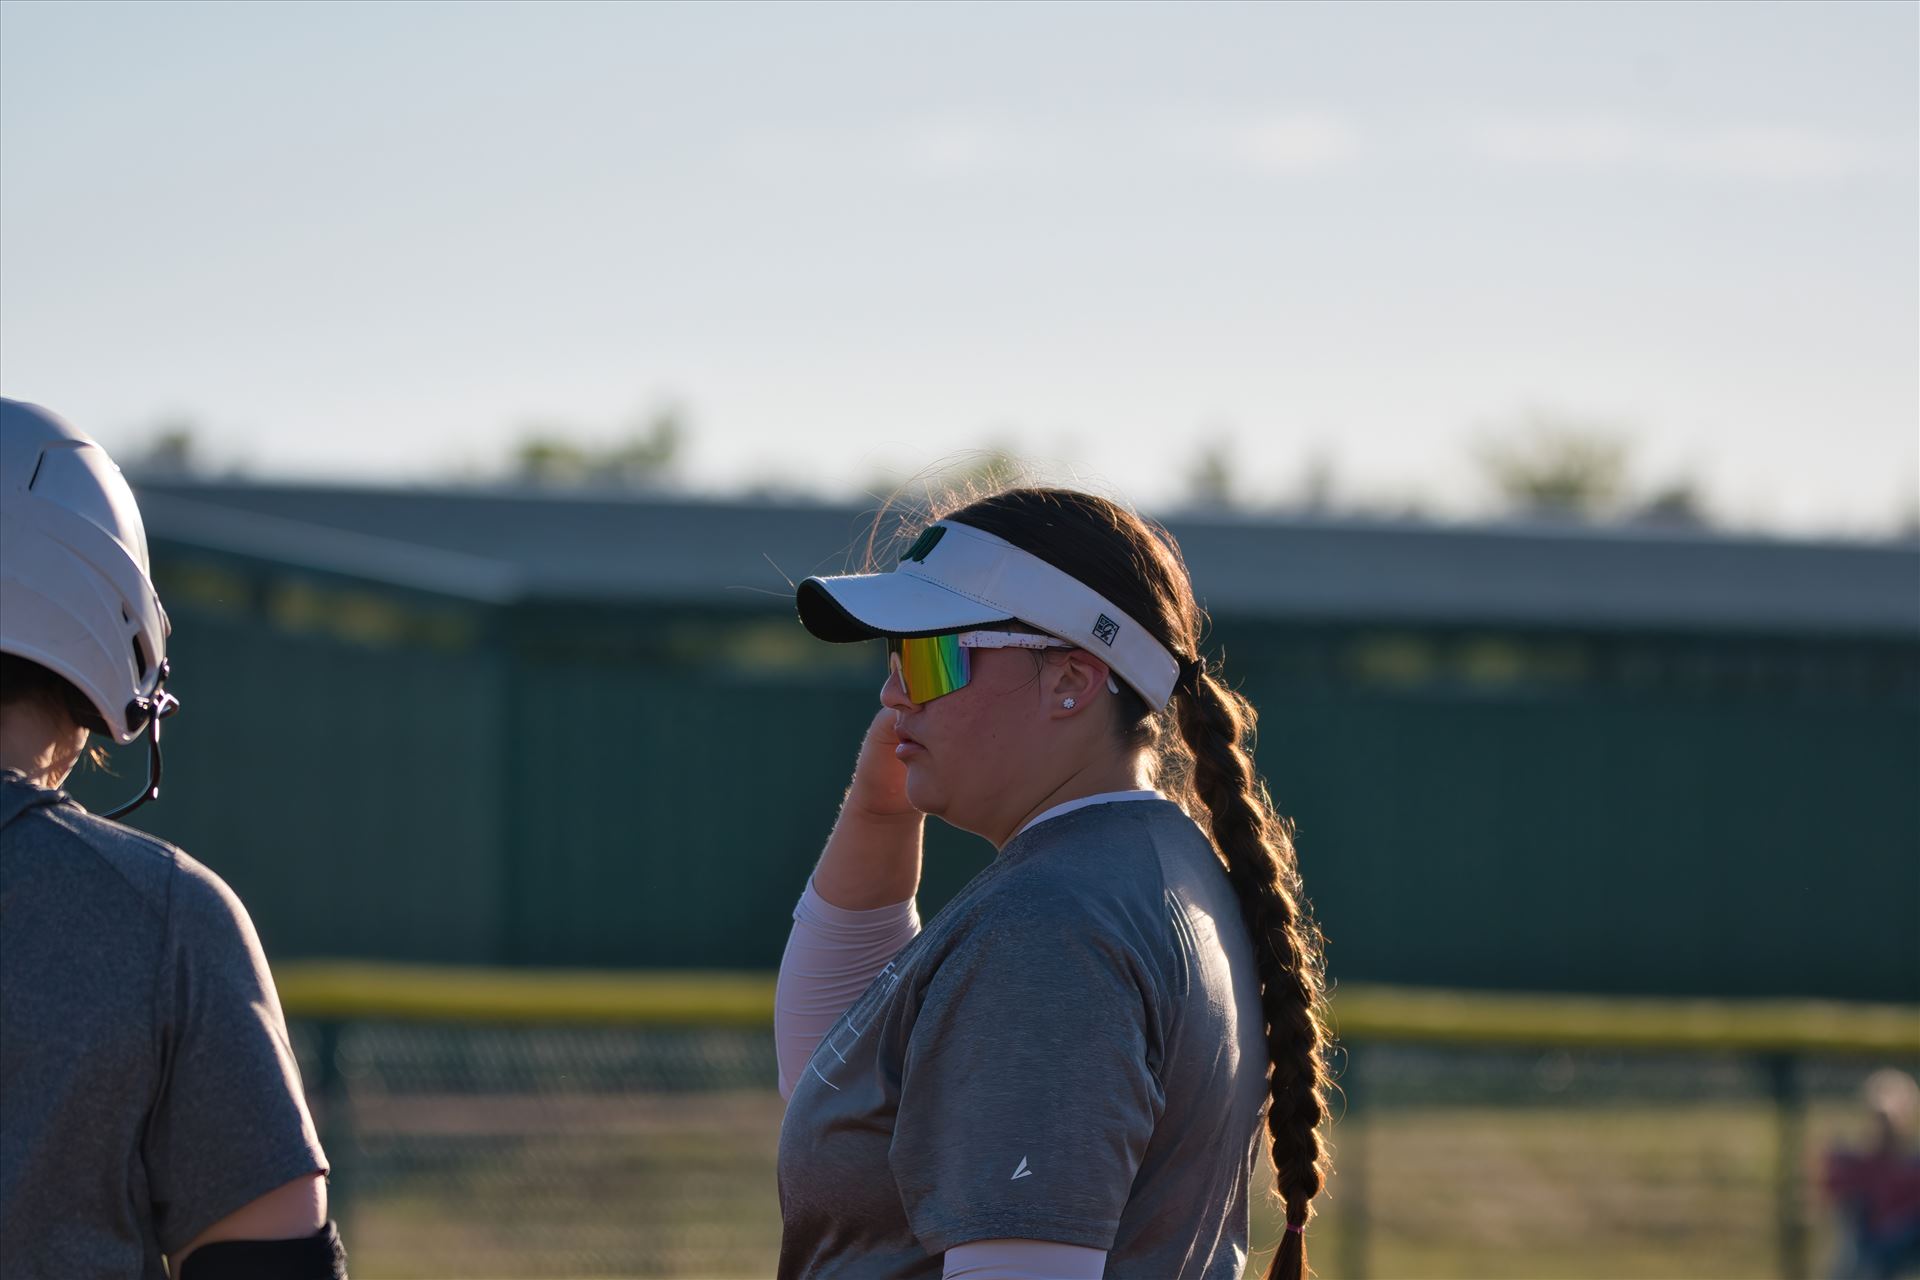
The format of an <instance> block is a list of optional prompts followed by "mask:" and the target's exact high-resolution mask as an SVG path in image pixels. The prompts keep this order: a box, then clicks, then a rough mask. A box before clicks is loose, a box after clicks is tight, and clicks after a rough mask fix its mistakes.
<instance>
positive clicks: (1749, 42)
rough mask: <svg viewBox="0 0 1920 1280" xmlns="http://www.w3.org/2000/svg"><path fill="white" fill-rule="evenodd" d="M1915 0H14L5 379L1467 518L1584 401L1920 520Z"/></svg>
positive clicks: (314, 419)
mask: <svg viewBox="0 0 1920 1280" xmlns="http://www.w3.org/2000/svg"><path fill="white" fill-rule="evenodd" d="M1917 13H1920V10H1916V7H1915V6H1914V5H1912V4H1909V3H1865V4H1844V3H1832V4H1819V5H1791V4H1761V5H1746V4H1733V3H1720V4H1708V5H1686V4H1664V3H1663V4H1646V5H1640V4H1627V3H1619V4H1603V5H1579V4H1520V3H1497V4H1487V5H1457V4H1443V3H1420V4H1413V5H1398V4H1385V3H1380V4H1352V5H1309V4H1288V5H1279V4H1271V5H1222V6H1211V5H1204V4H1192V5H1177V6H1169V5H1152V4H1120V5H1108V4H1068V5H1046V4H1019V5H1014V4H978V5H906V4H895V5H884V4H865V3H863V4H852V5H824V6H823V5H808V4H800V3H780V4H773V5H764V6H763V5H747V4H731V5H726V4H709V5H665V4H661V5H646V6H626V5H613V4H607V5H566V4H558V3H542V4H535V5H518V4H460V3H431V4H398V3H386V4H368V3H339V2H329V3H323V4H221V5H182V4H170V3H160V2H156V0H142V2H141V3H136V4H128V5H122V4H110V3H86V4H37V3H20V2H18V0H7V2H6V3H5V4H4V5H0V380H3V381H4V387H5V390H6V393H7V394H9V395H15V396H22V397H26V398H30V399H37V400H40V401H42V402H44V403H46V404H49V405H51V406H53V407H54V408H56V409H59V410H60V411H61V412H63V413H65V414H67V415H68V416H69V417H72V418H73V419H75V420H76V421H77V422H79V423H80V424H81V425H83V426H85V427H87V428H89V429H91V430H93V431H94V432H95V433H96V434H97V435H99V436H100V437H101V438H102V439H103V440H104V441H106V442H107V443H108V445H109V446H110V447H115V446H118V447H121V448H125V449H131V448H133V447H134V446H135V445H136V444H137V443H138V442H139V441H140V440H141V439H142V438H143V436H144V435H145V434H146V433H147V432H148V431H149V430H150V427H151V424H152V423H154V422H155V421H156V420H158V419H159V418H161V417H163V416H166V415H172V414H190V415H192V416H194V417H195V418H197V419H198V420H199V421H201V422H202V423H203V424H205V425H204V431H205V435H206V438H207V442H208V444H209V445H211V446H212V449H213V451H214V452H215V453H216V454H217V455H219V456H222V457H230V458H238V459H244V460H245V461H246V462H247V463H248V464H249V465H250V466H251V467H253V468H254V469H255V470H257V471H262V472H300V473H321V474H327V475H341V476H355V477H370V478H390V479H413V478H419V477H422V476H426V475H430V474H432V473H434V472H436V471H445V470H448V469H451V468H454V467H457V466H475V465H481V464H485V463H487V462H489V461H491V460H494V459H497V458H498V457H499V456H500V455H501V453H502V452H503V450H504V449H505V447H506V444H507V442H508V441H509V440H511V439H512V438H513V437H514V436H515V435H516V434H517V432H518V430H519V428H520V427H522V426H523V425H524V424H525V423H526V422H528V421H529V420H532V419H549V420H553V419H558V420H564V421H571V422H575V423H578V424H581V425H582V427H583V429H585V430H587V431H589V432H598V433H601V434H602V435H604V436H607V437H611V436H612V435H613V434H614V433H615V432H616V431H617V430H618V429H619V427H620V426H621V425H622V424H623V423H624V422H625V421H627V420H628V419H629V418H631V417H632V416H633V414H634V413H635V412H636V411H637V410H639V409H641V408H643V407H645V406H647V405H650V404H652V403H654V402H656V401H659V400H661V399H663V398H672V399H677V400H679V401H681V402H683V403H684V404H685V405H687V406H688V408H689V409H690V410H691V413H692V417H693V421H694V424H695V428H696V434H695V438H694V440H693V442H692V446H691V450H690V453H689V456H688V458H687V474H688V478H689V479H690V480H691V481H692V482H694V483H696V484H699V485H702V486H709V487H715V488H726V487H737V486H740V485H744V484H750V483H756V482H762V481H767V480H780V481H783V482H787V483H796V484H802V485H813V486H818V487H821V488H823V489H825V488H834V487H838V488H841V489H843V490H844V489H845V488H847V487H850V486H852V485H854V484H856V483H859V482H862V481H865V480H867V479H869V478H870V477H871V476H873V475H874V473H876V472H877V471H879V470H880V469H881V468H883V467H893V468H903V469H913V468H918V467H922V466H925V465H927V464H928V463H930V462H933V461H935V460H936V459H938V458H940V457H941V456H943V455H948V454H951V453H953V452H954V451H957V450H961V449H964V448H967V447H969V446H979V445H986V444H992V443H999V444H1007V445H1011V446H1013V447H1015V448H1017V449H1020V450H1022V451H1024V452H1027V453H1030V454H1032V455H1035V456H1037V457H1039V458H1040V459H1042V460H1047V461H1052V462H1056V463H1060V464H1064V465H1070V466H1072V467H1073V468H1075V469H1076V471H1077V473H1078V474H1080V475H1082V476H1084V477H1086V478H1088V479H1090V480H1093V481H1097V482H1100V483H1102V484H1105V485H1107V486H1111V487H1114V488H1117V489H1119V490H1120V491H1122V492H1124V493H1126V494H1129V495H1130V496H1132V497H1134V498H1135V499H1137V500H1139V501H1140V502H1142V503H1143V504H1146V505H1153V504H1156V503H1160V502H1164V501H1166V500H1167V499H1168V498H1169V497H1171V496H1172V495H1173V494H1174V493H1175V492H1177V491H1178V489H1179V487H1180V486H1179V480H1180V476H1181V475H1182V473H1183V472H1184V471H1185V469H1186V467H1187V465H1188V459H1189V457H1190V455H1191V452H1192V450H1193V449H1194V447H1195V445H1196V443H1197V442H1204V441H1210V440H1224V441H1227V442H1229V443H1230V444H1231V447H1232V448H1233V450H1234V452H1235V453H1236V455H1237V456H1238V457H1239V458H1240V459H1241V462H1242V467H1241V471H1242V475H1243V478H1244V483H1245V487H1246V488H1247V489H1249V490H1250V491H1252V492H1254V493H1256V494H1259V495H1278V494H1281V493H1284V492H1286V491H1288V490H1289V489H1292V488H1295V487H1297V486H1298V484H1299V482H1300V476H1301V474H1302V471H1303V468H1304V467H1305V466H1306V463H1307V460H1308V459H1309V458H1311V457H1315V456H1323V457H1327V458H1330V459H1331V460H1332V462H1333V465H1334V467H1335V471H1336V474H1337V477H1338V482H1339V484H1340V485H1341V486H1342V487H1343V488H1344V489H1345V490H1346V491H1347V492H1348V493H1349V494H1351V495H1353V496H1356V497H1362V498H1369V499H1375V500H1381V499H1387V498H1394V497H1401V496H1406V495H1413V494H1423V495H1426V496H1427V497H1428V498H1430V499H1432V500H1433V501H1435V502H1436V503H1437V504H1438V505H1439V507H1440V508H1441V509H1442V510H1445V511H1450V512H1461V513H1465V512H1470V511H1473V510H1475V509H1477V508H1478V506H1479V505H1480V504H1482V503H1483V502H1484V498H1485V495H1484V493H1483V492H1482V491H1481V490H1480V489H1479V488H1478V486H1477V483H1476V479H1475V473H1474V469H1473V467H1472V465H1471V463H1470V461H1469V458H1470V454H1471V446H1472V443H1473V442H1474V441H1475V440H1476V439H1479V438H1480V437H1482V436H1483V435H1484V434H1485V433H1487V432H1488V431H1490V430H1493V429H1496V428H1498V427H1499V426H1500V424H1503V423H1509V422H1512V421H1513V420H1515V419H1516V418H1517V417H1518V416H1520V415H1521V414H1523V413H1525V412H1527V411H1528V409H1529V407H1539V408H1545V409H1548V410H1555V411H1559V412H1562V413H1568V414H1573V415H1579V416H1583V417H1590V418H1596V419H1601V420H1606V421H1611V422H1616V423H1618V424H1620V426H1621V428H1622V429H1623V430H1624V431H1626V432H1628V433H1629V434H1630V435H1631V436H1632V438H1633V440H1634V443H1635V446H1636V451H1637V457H1638V474H1639V476H1640V478H1641V479H1642V480H1643V481H1644V482H1646V483H1649V484H1652V483H1656V482H1658V481H1661V480H1663V479H1665V478H1667V477H1668V476H1670V475H1672V474H1675V473H1678V472H1681V471H1690V472H1692V473H1694V474H1697V475H1699V476H1701V477H1702V478H1704V479H1705V481H1706V483H1707V486H1708V488H1709V491H1710V492H1711V493H1712V494H1713V495H1714V497H1715V499H1716V500H1717V502H1718V503H1719V505H1720V507H1721V508H1722V510H1723V511H1724V512H1726V513H1727V514H1728V515H1730V516H1732V517H1733V518H1735V519H1736V520H1739V521H1742V522H1765V523H1768V524H1772V525H1774V526H1777V527H1784V528H1795V529H1807V530H1814V529H1819V530H1828V531H1849V530H1852V531H1866V530H1871V529H1874V528H1883V527H1886V526H1887V525H1889V524H1890V523H1891V522H1892V520H1893V519H1894V518H1895V515H1896V513H1897V512H1898V511H1899V510H1900V509H1901V508H1902V506H1903V505H1905V504H1910V503H1911V502H1912V501H1913V500H1914V493H1915V487H1916V479H1915V475H1916V471H1917V470H1920V440H1917V438H1916V437H1917V432H1920V427H1917V425H1916V423H1917V421H1920V355H1917V354H1916V353H1917V352H1920V252H1917V250H1916V239H1917V238H1920V233H1917V231H1916V227H1917V226H1920V162H1917V161H1916V155H1917V153H1920V138H1917V137H1916V114H1917V109H1920V74H1917V72H1916V67H1917V66H1920V52H1917V49H1916V42H1917V40H1920V19H1917V17H1916V14H1917Z"/></svg>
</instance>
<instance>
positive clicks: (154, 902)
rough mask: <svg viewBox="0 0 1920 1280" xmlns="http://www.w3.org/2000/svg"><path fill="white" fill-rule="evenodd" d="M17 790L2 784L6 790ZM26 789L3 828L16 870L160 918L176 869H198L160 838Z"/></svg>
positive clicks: (60, 796)
mask: <svg viewBox="0 0 1920 1280" xmlns="http://www.w3.org/2000/svg"><path fill="white" fill-rule="evenodd" d="M21 786H22V784H19V783H14V782H11V781H10V782H8V783H7V787H8V790H9V791H15V790H18V789H20V788H21ZM28 790H30V791H32V792H33V793H34V794H33V795H32V797H31V800H30V802H29V803H27V804H23V805H20V806H19V808H20V811H19V812H18V815H17V816H16V817H15V818H14V819H13V821H11V822H9V823H7V824H6V827H5V828H4V830H5V835H6V846H7V850H8V856H9V860H10V861H11V862H13V863H14V864H15V866H16V868H17V869H18V870H20V871H21V872H31V873H34V874H37V875H40V876H45V877H49V878H52V879H56V880H58V881H60V882H61V883H63V884H65V885H70V886H73V887H74V888H76V889H79V890H81V891H85V890H87V889H95V890H97V891H113V890H120V891H124V892H125V893H126V894H127V895H129V896H130V897H131V898H132V899H133V900H134V901H135V902H137V903H138V904H140V906H141V907H143V908H144V909H145V910H147V911H149V912H151V913H152V914H153V915H154V916H155V917H156V918H164V917H165V916H166V914H167V911H168V902H169V899H170V898H171V897H172V895H173V894H174V892H175V891H176V881H177V879H178V877H179V875H180V872H181V869H182V865H183V864H186V863H191V864H192V865H193V866H194V867H199V864H198V863H194V862H193V860H192V859H191V858H188V857H187V855H186V854H184V853H182V852H181V851H180V850H179V849H176V848H175V847H174V846H173V845H171V844H168V843H167V842H166V841H165V840H162V839H160V838H158V837H157V836H151V835H148V834H147V833H146V832H143V831H136V830H134V829H133V828H132V827H124V826H121V825H120V824H119V823H117V822H113V821H111V820H109V819H107V818H102V817H99V816H98V815H96V814H92V813H88V812H87V811H86V810H85V809H83V808H81V807H80V806H79V805H78V804H76V803H74V802H73V800H71V799H70V798H68V797H67V796H66V795H65V794H64V793H62V792H42V791H39V790H38V788H28ZM11 798H13V799H18V797H11ZM200 870H202V871H204V870H205V869H204V868H200ZM208 874H211V873H208Z"/></svg>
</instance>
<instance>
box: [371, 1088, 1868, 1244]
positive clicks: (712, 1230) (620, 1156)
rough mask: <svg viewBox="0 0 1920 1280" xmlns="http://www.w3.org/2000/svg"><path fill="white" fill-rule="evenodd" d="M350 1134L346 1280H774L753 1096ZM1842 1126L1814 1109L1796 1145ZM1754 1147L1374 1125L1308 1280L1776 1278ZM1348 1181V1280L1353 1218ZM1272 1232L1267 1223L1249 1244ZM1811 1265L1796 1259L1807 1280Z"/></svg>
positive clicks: (1751, 1124)
mask: <svg viewBox="0 0 1920 1280" xmlns="http://www.w3.org/2000/svg"><path fill="white" fill-rule="evenodd" d="M361 1110H362V1114H360V1115H359V1116H358V1117H357V1122H358V1128H359V1131H360V1133H361V1134H362V1135H364V1137H363V1142H364V1149H362V1150H360V1151H358V1152H356V1153H355V1154H354V1156H353V1159H352V1163H351V1164H350V1166H349V1168H348V1169H347V1170H345V1171H344V1172H345V1173H346V1174H347V1175H348V1177H349V1178H351V1179H352V1181H351V1183H350V1184H348V1185H350V1186H351V1187H352V1188H353V1191H352V1192H351V1199H350V1200H349V1201H348V1202H347V1203H346V1204H344V1205H343V1206H342V1207H343V1208H345V1210H346V1212H347V1221H346V1226H347V1230H348V1231H349V1233H350V1235H349V1240H350V1244H351V1247H352V1251H353V1262H354V1266H353V1272H354V1275H355V1276H356V1277H357V1278H358V1280H402V1278H406V1277H418V1278H422V1280H424V1278H427V1277H448V1276H463V1277H489V1276H497V1277H533V1276H661V1277H668V1276H674V1277H709V1278H713V1277H764V1276H768V1275H771V1274H772V1269H773V1260H774V1257H775V1255H776V1252H777V1248H778V1242H779V1221H778V1209H777V1205H776V1202H775V1194H774V1184H773V1166H774V1152H775V1144H776V1136H777V1132H778V1126H779V1117H780V1101H779V1099H778V1097H777V1096H776V1095H774V1094H773V1093H772V1092H771V1091H767V1090H755V1091H729V1092H720V1093H698V1094H666V1095H656V1096H651V1097H614V1098H609V1097H604V1096H585V1097H574V1098H568V1097H565V1096H554V1097H543V1098H534V1099H527V1098H518V1097H515V1098H497V1099H496V1098H487V1097H472V1096H467V1097H458V1098H440V1099H432V1098H421V1097H416V1098H391V1097H390V1098H386V1099H381V1100H372V1099H370V1100H369V1101H368V1104H366V1105H365V1106H363V1107H362V1109H361ZM1849 1118H1850V1117H1849V1113H1847V1112H1846V1111H1844V1110H1843V1109H1841V1108H1839V1107H1837V1106H1835V1107H1823V1108H1821V1109H1819V1110H1817V1111H1816V1112H1815V1113H1814V1115H1813V1116H1812V1117H1811V1124H1810V1130H1811V1131H1812V1132H1813V1133H1814V1134H1816V1135H1818V1134H1820V1133H1823V1132H1832V1131H1834V1130H1836V1129H1838V1128H1841V1127H1844V1126H1845V1124H1847V1123H1848V1121H1849ZM1774 1138H1775V1117H1774V1114H1773V1112H1772V1111H1771V1109H1770V1108H1769V1107H1767V1106H1766V1105H1765V1104H1764V1103H1759V1102H1745V1103H1732V1104H1716V1105H1702V1106H1681V1105H1671V1104H1668V1105H1660V1106H1640V1107H1622V1106H1619V1105H1611V1104H1610V1105H1605V1106H1598V1107H1566V1108H1555V1109H1541V1108H1525V1109H1511V1108H1491V1107H1459V1106H1434V1107H1416V1108H1394V1109H1392V1110H1388V1111H1384V1112H1382V1113H1381V1114H1379V1115H1377V1116H1375V1117H1372V1118H1370V1119H1369V1120H1368V1121H1366V1122H1365V1123H1364V1131H1363V1124H1362V1123H1361V1122H1359V1121H1356V1122H1354V1123H1353V1124H1351V1125H1349V1126H1347V1128H1346V1130H1345V1132H1344V1133H1343V1134H1342V1136H1341V1141H1342V1142H1343V1143H1345V1144H1347V1150H1346V1151H1344V1152H1343V1154H1342V1160H1343V1167H1344V1162H1345V1161H1347V1160H1350V1159H1351V1160H1354V1163H1353V1165H1352V1168H1353V1169H1355V1170H1356V1172H1355V1173H1354V1175H1353V1176H1351V1177H1349V1176H1348V1175H1347V1174H1345V1173H1342V1174H1340V1175H1339V1176H1337V1177H1336V1179H1335V1181H1334V1183H1333V1185H1332V1188H1331V1194H1330V1195H1329V1196H1328V1197H1326V1198H1325V1199H1324V1201H1323V1205H1324V1211H1323V1213H1322V1216H1321V1217H1320V1218H1319V1220H1318V1221H1317V1222H1316V1223H1315V1226H1314V1229H1313V1232H1312V1234H1311V1236H1310V1242H1311V1254H1312V1258H1313V1260H1314V1263H1315V1270H1316V1271H1317V1272H1318V1273H1319V1274H1320V1275H1322V1276H1327V1277H1341V1276H1350V1275H1354V1274H1356V1272H1355V1270H1354V1267H1355V1266H1356V1264H1358V1265H1362V1266H1364V1267H1365V1271H1364V1274H1366V1275H1369V1276H1372V1277H1374V1278H1375V1280H1393V1278H1398V1280H1416V1278H1431V1280H1442V1278H1445V1277H1459V1278H1461V1280H1467V1278H1472V1280H1496V1278H1499V1277H1513V1278H1515V1280H1519V1278H1522V1277H1525V1278H1530V1280H1556V1278H1557V1280H1628V1278H1629V1277H1645V1278H1647V1280H1677V1278H1679V1277H1688V1278H1689V1280H1711V1278H1715V1277H1722V1278H1726V1280H1746V1278H1749V1277H1761V1276H1771V1275H1776V1274H1778V1273H1777V1270H1776V1255H1775V1246H1774V1240H1775V1236H1774V1232H1773V1205H1774V1200H1773V1195H1774V1192H1773V1185H1772V1175H1773V1168H1774V1164H1773V1162H1774V1159H1775V1148H1774ZM1816 1142H1817V1139H1816ZM1361 1144H1364V1146H1365V1150H1364V1154H1363V1155H1361V1156H1358V1157H1355V1156H1354V1155H1353V1154H1352V1153H1353V1151H1354V1150H1355V1149H1356V1148H1358V1147H1359V1146H1360V1145H1361ZM1815 1149H1817V1146H1816V1148H1815ZM1362 1159H1363V1160H1364V1162H1365V1175H1364V1176H1365V1178H1366V1187H1365V1195H1364V1200H1365V1213H1366V1218H1367V1227H1366V1231H1365V1232H1364V1250H1365V1258H1364V1259H1362V1258H1359V1257H1356V1256H1355V1254H1354V1246H1355V1242H1356V1234H1355V1232H1354V1229H1353V1228H1354V1225H1355V1224H1354V1222H1353V1220H1352V1218H1351V1215H1352V1213H1353V1211H1354V1208H1355V1205H1356V1203H1357V1202H1358V1200H1360V1199H1361V1198H1362V1197H1361V1196H1360V1195H1359V1194H1358V1190H1359V1189H1358V1188H1357V1186H1356V1181H1357V1179H1358V1177H1359V1176H1360V1175H1359V1174H1358V1172H1357V1170H1358V1169H1359V1167H1360V1166H1359V1163H1358V1161H1359V1160H1362ZM1814 1216H1815V1217H1816V1218H1817V1212H1816V1213H1815V1214H1814ZM1278 1230H1279V1223H1278V1219H1277V1217H1276V1216H1275V1215H1273V1213H1272V1211H1271V1210H1270V1209H1269V1208H1266V1207H1264V1206H1263V1211H1262V1213H1261V1214H1259V1215H1258V1216H1257V1217H1256V1223H1255V1230H1254V1235H1255V1243H1256V1244H1270V1243H1271V1242H1272V1241H1273V1240H1274V1239H1275V1238H1277V1234H1278ZM1827 1247H1828V1245H1827V1242H1826V1240H1825V1238H1824V1235H1821V1236H1819V1237H1818V1238H1816V1240H1815V1242H1814V1246H1813V1248H1814V1252H1813V1255H1812V1256H1813V1258H1814V1259H1815V1266H1816V1268H1819V1267H1820V1265H1821V1264H1820V1261H1819V1260H1821V1259H1824V1257H1825V1256H1826V1252H1825V1251H1826V1249H1827ZM1255 1261H1256V1263H1257V1262H1258V1261H1260V1259H1259V1258H1258V1257H1256V1259H1255Z"/></svg>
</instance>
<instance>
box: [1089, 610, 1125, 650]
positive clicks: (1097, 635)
mask: <svg viewBox="0 0 1920 1280" xmlns="http://www.w3.org/2000/svg"><path fill="white" fill-rule="evenodd" d="M1119 634H1120V624H1119V623H1117V622H1115V621H1114V620H1113V619H1112V618H1109V617H1108V616H1107V615H1106V614H1104V613H1103V614H1101V615H1100V618H1099V620H1098V621H1096V622H1095V623H1094V624H1093V638H1094V639H1095V640H1098V641H1099V642H1100V643H1101V644H1104V645H1106V646H1107V647H1108V648H1109V649H1111V648H1112V647H1113V640H1114V637H1115V636H1117V635H1119Z"/></svg>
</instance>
